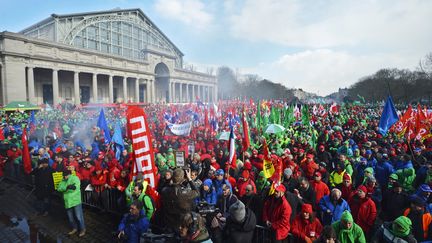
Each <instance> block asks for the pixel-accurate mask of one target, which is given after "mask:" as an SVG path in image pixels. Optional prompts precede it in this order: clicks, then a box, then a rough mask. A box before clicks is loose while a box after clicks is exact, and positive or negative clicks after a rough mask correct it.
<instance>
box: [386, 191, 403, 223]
mask: <svg viewBox="0 0 432 243" xmlns="http://www.w3.org/2000/svg"><path fill="white" fill-rule="evenodd" d="M409 202H410V201H409V196H408V194H406V193H404V192H401V193H396V192H394V190H393V189H387V190H385V191H384V193H383V200H382V202H381V208H385V210H383V211H382V214H383V215H382V217H383V220H384V221H393V220H395V219H396V218H397V217H399V216H401V215H402V213H403V212H404V210H405V208H407V207H408V206H409Z"/></svg>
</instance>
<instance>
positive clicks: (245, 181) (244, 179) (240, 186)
mask: <svg viewBox="0 0 432 243" xmlns="http://www.w3.org/2000/svg"><path fill="white" fill-rule="evenodd" d="M247 185H251V186H252V189H253V193H256V186H255V183H254V182H253V180H251V178H250V174H249V171H248V170H244V171H243V172H242V174H241V177H240V178H239V179H238V180H237V184H236V187H235V191H236V193H237V196H238V197H243V196H244V195H245V194H246V186H247Z"/></svg>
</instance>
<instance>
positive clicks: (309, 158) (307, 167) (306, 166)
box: [300, 154, 319, 180]
mask: <svg viewBox="0 0 432 243" xmlns="http://www.w3.org/2000/svg"><path fill="white" fill-rule="evenodd" d="M313 159H314V155H313V154H308V155H306V158H304V159H303V160H302V161H301V163H300V168H301V169H302V170H303V173H304V174H305V176H306V178H307V179H308V180H311V179H312V178H313V175H314V172H315V171H316V170H318V168H319V166H318V165H317V163H315V161H314V160H313Z"/></svg>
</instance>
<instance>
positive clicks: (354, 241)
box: [332, 221, 366, 243]
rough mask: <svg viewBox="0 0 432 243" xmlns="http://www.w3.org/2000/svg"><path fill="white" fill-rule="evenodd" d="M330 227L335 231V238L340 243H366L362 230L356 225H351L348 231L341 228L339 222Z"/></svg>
mask: <svg viewBox="0 0 432 243" xmlns="http://www.w3.org/2000/svg"><path fill="white" fill-rule="evenodd" d="M332 227H333V229H334V230H335V231H336V238H337V239H338V240H339V241H340V243H366V239H365V236H364V233H363V230H362V228H360V226H358V225H357V224H356V223H352V226H351V228H350V229H348V230H347V229H344V228H343V226H342V225H341V222H340V221H337V222H335V223H333V224H332Z"/></svg>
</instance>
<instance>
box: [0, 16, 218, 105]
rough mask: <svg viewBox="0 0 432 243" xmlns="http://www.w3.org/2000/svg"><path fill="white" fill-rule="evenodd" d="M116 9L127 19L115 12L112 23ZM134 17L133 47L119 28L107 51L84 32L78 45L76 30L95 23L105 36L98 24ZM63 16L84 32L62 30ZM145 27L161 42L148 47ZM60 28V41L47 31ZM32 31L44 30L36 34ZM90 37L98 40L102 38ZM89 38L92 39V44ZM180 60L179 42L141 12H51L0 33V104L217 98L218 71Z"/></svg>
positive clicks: (149, 101) (66, 21) (119, 21)
mask: <svg viewBox="0 0 432 243" xmlns="http://www.w3.org/2000/svg"><path fill="white" fill-rule="evenodd" d="M119 14H124V16H126V17H124V19H125V20H124V21H123V20H122V19H121V18H119V17H116V18H115V20H112V21H114V22H112V23H110V22H109V17H110V16H113V15H119ZM101 16H102V17H103V18H102V17H101ZM131 16H132V17H131ZM95 17H98V18H95ZM131 18H134V21H135V22H134V24H130V26H131V30H132V32H131V34H129V35H130V40H134V43H135V42H137V45H136V46H135V47H136V48H135V49H134V47H133V45H132V44H128V43H129V42H128V41H127V38H129V37H128V36H127V35H126V34H124V32H123V30H120V32H121V33H123V37H122V35H120V34H118V35H119V36H120V38H122V41H121V43H120V42H119V43H120V44H119V46H117V44H107V49H106V50H105V51H102V50H101V46H103V45H104V43H105V42H103V41H100V42H95V41H93V39H92V38H93V37H92V38H90V37H86V39H85V40H86V43H87V44H86V46H85V47H84V46H77V45H76V42H77V41H76V38H81V39H82V37H81V36H80V34H79V33H81V34H82V35H85V34H83V33H88V32H89V31H87V30H86V28H90V27H91V28H96V27H95V26H97V27H98V28H99V31H98V30H96V31H95V32H96V33H102V32H103V30H105V29H103V28H102V27H101V26H102V23H104V25H103V26H108V24H107V23H110V24H109V26H114V23H120V24H118V25H120V26H127V25H126V24H124V23H125V21H126V20H128V21H129V20H130V19H131ZM89 19H91V20H92V21H90V20H89ZM68 20H71V21H72V22H71V23H72V26H73V25H74V24H75V25H76V26H80V28H81V31H77V30H76V29H77V28H74V27H72V28H70V32H71V33H67V32H65V30H64V28H65V27H64V26H63V28H62V26H61V25H60V24H58V23H62V21H63V22H64V23H69V22H68ZM144 20H147V22H146V21H144ZM74 21H75V22H74ZM101 21H103V22H101ZM122 21H123V22H122ZM145 24H148V25H149V26H152V27H151V28H152V32H149V33H153V35H155V36H157V37H158V38H160V42H159V44H160V46H156V45H150V44H148V43H147V42H146V41H147V39H143V36H144V34H143V32H142V31H140V28H141V29H143V30H144V29H148V28H150V27H148V26H147V27H145V26H144V27H142V25H145ZM116 25H117V24H116ZM46 26H49V27H50V28H54V30H49V31H46V30H45V32H43V31H42V28H46ZM104 28H105V27H104ZM106 28H111V27H106ZM62 29H63V32H62V33H63V35H64V36H66V37H65V38H60V37H61V34H52V33H59V32H61V31H60V30H62ZM36 30H37V31H36ZM134 30H135V31H136V32H137V33H139V37H135V39H134V38H133V36H135V32H133V31H134ZM36 32H37V33H49V34H45V35H44V34H40V35H35V33H36ZM105 32H106V30H105ZM120 32H119V33H120ZM113 33H114V34H115V33H117V32H115V31H112V33H111V34H110V35H111V36H110V37H109V38H112V37H113V36H114V34H113ZM154 33H157V35H156V34H154ZM47 36H48V37H47ZM74 38H75V39H74ZM95 38H99V39H101V37H100V36H99V37H95ZM65 40H66V41H65ZM110 40H111V39H110ZM93 42H95V43H96V45H95V46H93V44H94V43H93ZM110 42H112V41H110ZM138 42H139V43H138ZM79 43H80V45H81V44H82V43H81V42H79ZM89 43H93V44H90V45H89ZM98 43H99V44H98ZM149 43H150V42H149ZM105 44H106V43H105ZM93 47H94V48H93ZM117 48H122V49H121V50H122V51H121V52H118V53H113V52H112V51H113V50H117ZM137 48H140V49H139V53H140V55H141V54H142V55H141V56H140V55H135V54H136V52H137V51H136V50H138V49H137ZM133 53H135V54H133ZM182 57H183V54H182V53H181V52H180V51H179V50H178V49H177V47H175V46H174V45H173V44H172V43H171V42H170V41H169V40H168V38H166V37H165V35H163V33H161V32H160V30H159V29H157V28H156V27H154V24H153V25H152V23H151V22H150V23H149V22H148V18H147V17H146V16H145V15H144V14H143V13H142V11H141V10H139V9H133V10H113V11H106V12H94V13H84V14H74V15H67V16H58V15H52V16H51V17H50V18H48V19H46V20H44V21H42V22H41V23H39V24H36V25H34V26H31V27H29V28H27V29H26V30H24V31H22V32H20V33H11V32H1V33H0V74H1V76H0V84H1V85H0V102H1V103H3V104H7V103H9V102H11V101H24V100H27V101H30V102H32V103H35V104H43V103H50V104H58V103H60V102H64V101H66V102H71V103H75V104H81V103H113V102H117V101H126V102H139V103H144V102H145V103H156V102H158V103H159V102H178V103H183V102H193V101H195V99H196V97H199V98H200V99H201V100H202V101H204V102H215V101H216V100H217V82H216V78H215V76H212V75H207V74H204V73H199V72H192V71H188V70H186V69H183V68H182V66H181V65H182V63H183V60H182Z"/></svg>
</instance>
